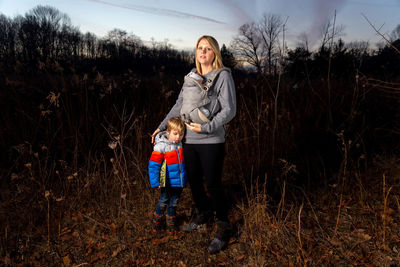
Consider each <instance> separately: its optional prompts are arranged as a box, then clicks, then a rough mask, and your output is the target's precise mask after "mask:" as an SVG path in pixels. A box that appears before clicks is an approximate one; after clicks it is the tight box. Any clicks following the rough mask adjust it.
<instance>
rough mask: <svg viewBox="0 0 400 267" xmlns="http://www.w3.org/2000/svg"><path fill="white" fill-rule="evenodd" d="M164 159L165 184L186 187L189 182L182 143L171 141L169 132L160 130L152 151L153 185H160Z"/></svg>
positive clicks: (151, 173)
mask: <svg viewBox="0 0 400 267" xmlns="http://www.w3.org/2000/svg"><path fill="white" fill-rule="evenodd" d="M164 160H165V161H166V173H165V174H166V175H165V178H166V181H165V185H166V186H171V187H185V186H186V184H187V174H186V165H185V160H184V157H183V150H182V143H174V142H172V141H169V140H168V135H167V133H166V132H160V133H158V134H157V135H156V138H155V145H154V150H153V152H152V153H151V157H150V161H149V178H150V185H151V187H158V186H160V171H161V166H162V164H163V161H164ZM161 185H162V184H161Z"/></svg>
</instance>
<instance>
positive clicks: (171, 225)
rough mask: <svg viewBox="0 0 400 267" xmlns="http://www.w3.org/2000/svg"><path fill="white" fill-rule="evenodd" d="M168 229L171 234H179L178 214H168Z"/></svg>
mask: <svg viewBox="0 0 400 267" xmlns="http://www.w3.org/2000/svg"><path fill="white" fill-rule="evenodd" d="M167 229H168V232H169V233H170V234H173V235H174V234H177V233H178V227H177V225H176V216H168V215H167Z"/></svg>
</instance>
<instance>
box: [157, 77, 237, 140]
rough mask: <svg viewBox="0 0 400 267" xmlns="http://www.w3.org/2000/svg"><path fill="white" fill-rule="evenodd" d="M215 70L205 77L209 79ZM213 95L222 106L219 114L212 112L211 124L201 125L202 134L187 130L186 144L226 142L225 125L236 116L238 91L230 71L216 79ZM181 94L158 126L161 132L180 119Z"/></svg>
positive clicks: (212, 89)
mask: <svg viewBox="0 0 400 267" xmlns="http://www.w3.org/2000/svg"><path fill="white" fill-rule="evenodd" d="M214 71H215V70H213V71H211V72H209V73H207V74H205V75H203V77H204V78H205V79H209V78H210V77H211V76H212V74H213V72H214ZM216 79H217V80H216V81H215V83H214V86H213V88H211V89H210V91H212V92H211V93H212V94H214V96H216V97H217V99H218V102H219V104H220V109H219V111H218V112H216V113H215V111H211V112H212V114H213V117H212V119H211V121H210V122H207V123H205V124H203V125H201V133H195V132H193V131H191V130H189V129H188V128H187V130H186V135H185V140H184V142H185V143H186V144H218V143H224V142H225V125H226V124H227V123H228V122H230V121H231V120H232V119H233V117H234V116H235V115H236V90H235V84H234V82H233V78H232V75H231V73H230V72H229V71H221V73H220V74H219V75H218V77H217V78H216ZM183 89H184V88H182V89H181V92H180V93H179V96H178V99H177V100H176V103H175V105H174V106H173V107H172V108H171V110H170V111H169V113H168V114H167V116H166V117H165V118H164V120H163V121H162V122H161V124H160V125H159V126H158V128H159V129H160V130H162V131H163V130H165V129H166V127H167V122H168V120H169V119H170V118H172V117H180V110H181V108H182V102H183V94H182V90H183Z"/></svg>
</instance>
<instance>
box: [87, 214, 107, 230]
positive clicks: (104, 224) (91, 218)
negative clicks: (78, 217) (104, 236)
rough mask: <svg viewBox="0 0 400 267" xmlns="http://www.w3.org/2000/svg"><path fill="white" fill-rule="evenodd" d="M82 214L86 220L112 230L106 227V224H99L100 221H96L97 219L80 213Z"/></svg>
mask: <svg viewBox="0 0 400 267" xmlns="http://www.w3.org/2000/svg"><path fill="white" fill-rule="evenodd" d="M80 214H82V216H83V217H85V218H86V219H88V220H91V221H93V222H95V223H97V224H98V225H100V226H101V227H103V228H106V229H108V230H111V228H110V227H109V226H107V225H105V224H103V223H101V222H99V221H96V220H95V219H93V218H90V217H89V216H87V215H85V214H83V213H80Z"/></svg>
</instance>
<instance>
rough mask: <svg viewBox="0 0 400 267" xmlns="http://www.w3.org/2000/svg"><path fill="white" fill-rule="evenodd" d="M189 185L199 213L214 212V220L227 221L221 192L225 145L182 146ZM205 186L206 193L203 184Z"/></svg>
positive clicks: (225, 207) (224, 201)
mask: <svg viewBox="0 0 400 267" xmlns="http://www.w3.org/2000/svg"><path fill="white" fill-rule="evenodd" d="M183 153H184V158H185V162H186V170H187V174H188V179H189V184H190V188H191V191H192V196H193V200H194V202H195V205H196V207H197V209H198V210H199V211H200V213H207V212H208V211H215V212H216V219H217V220H220V221H224V222H227V221H228V206H227V202H226V198H225V194H224V191H223V190H222V184H221V176H222V166H223V163H224V156H225V144H224V143H220V144H184V146H183ZM203 176H204V181H205V184H206V186H207V192H208V195H209V197H208V196H207V193H206V191H205V188H204V184H203Z"/></svg>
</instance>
